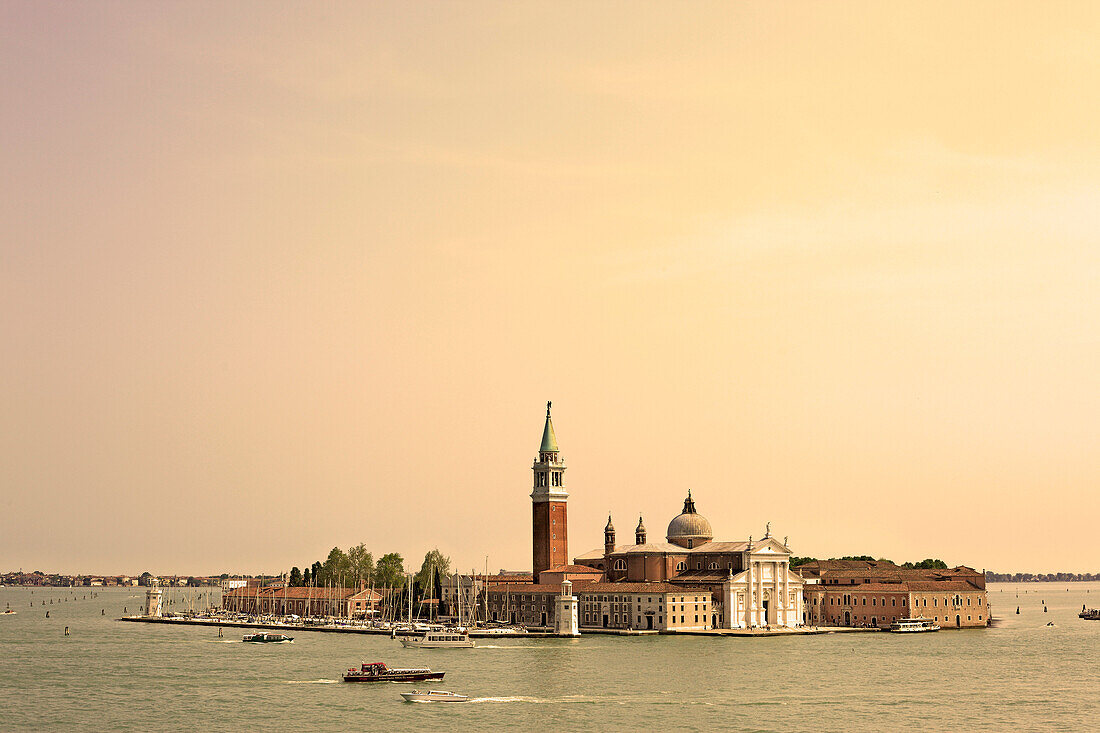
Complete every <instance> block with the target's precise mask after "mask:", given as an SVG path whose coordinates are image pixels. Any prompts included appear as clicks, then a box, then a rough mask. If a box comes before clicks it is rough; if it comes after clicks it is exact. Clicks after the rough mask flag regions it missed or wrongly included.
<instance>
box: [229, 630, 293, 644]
mask: <svg viewBox="0 0 1100 733" xmlns="http://www.w3.org/2000/svg"><path fill="white" fill-rule="evenodd" d="M241 641H252V642H256V643H259V644H279V643H281V642H286V641H294V637H293V636H287V635H286V634H269V633H268V632H266V631H261V632H260V633H258V634H245V637H244V638H243V639H241Z"/></svg>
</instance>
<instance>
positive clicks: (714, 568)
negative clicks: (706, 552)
mask: <svg viewBox="0 0 1100 733" xmlns="http://www.w3.org/2000/svg"><path fill="white" fill-rule="evenodd" d="M710 569H711V570H717V569H718V563H716V562H712V563H711V564H710Z"/></svg>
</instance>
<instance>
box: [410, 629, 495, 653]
mask: <svg viewBox="0 0 1100 733" xmlns="http://www.w3.org/2000/svg"><path fill="white" fill-rule="evenodd" d="M401 645H402V646H404V647H406V648H413V649H470V648H472V647H474V646H477V645H476V644H475V643H474V641H473V639H471V638H470V634H469V632H468V631H466V629H443V630H441V631H426V632H424V635H423V636H409V637H402V638H401Z"/></svg>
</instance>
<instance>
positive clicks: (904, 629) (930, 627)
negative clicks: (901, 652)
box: [890, 617, 940, 634]
mask: <svg viewBox="0 0 1100 733" xmlns="http://www.w3.org/2000/svg"><path fill="white" fill-rule="evenodd" d="M939 630H940V627H939V626H937V625H936V624H935V623H933V622H932V620H931V619H927V618H923V617H921V618H899V619H898V620H897V621H895V622H894V623H892V624H890V631H892V632H894V633H895V634H918V633H922V632H925V631H939Z"/></svg>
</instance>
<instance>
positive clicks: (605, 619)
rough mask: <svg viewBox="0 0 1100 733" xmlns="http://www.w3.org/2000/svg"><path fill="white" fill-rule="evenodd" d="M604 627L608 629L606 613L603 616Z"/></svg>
mask: <svg viewBox="0 0 1100 733" xmlns="http://www.w3.org/2000/svg"><path fill="white" fill-rule="evenodd" d="M603 627H604V628H605V629H606V628H607V614H606V613H605V614H604V615H603Z"/></svg>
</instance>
